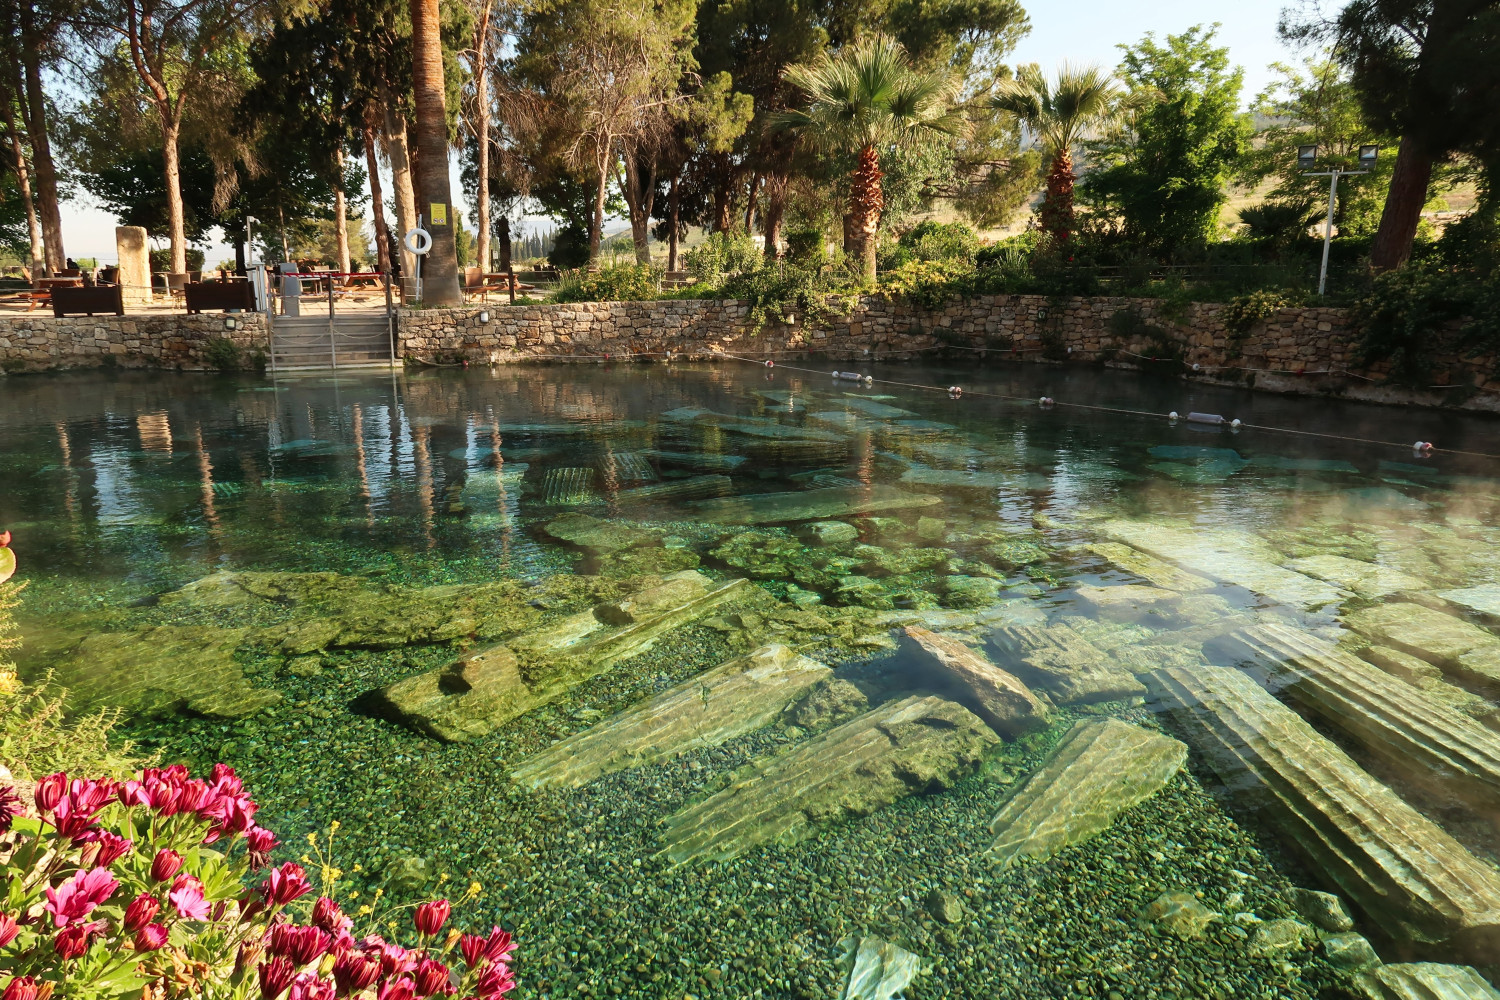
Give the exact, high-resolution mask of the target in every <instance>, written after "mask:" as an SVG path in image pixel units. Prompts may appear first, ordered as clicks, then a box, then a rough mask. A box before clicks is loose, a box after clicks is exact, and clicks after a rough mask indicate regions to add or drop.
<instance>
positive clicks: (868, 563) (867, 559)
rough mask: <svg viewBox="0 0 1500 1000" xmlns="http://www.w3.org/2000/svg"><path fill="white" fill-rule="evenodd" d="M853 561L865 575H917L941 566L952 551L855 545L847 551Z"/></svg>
mask: <svg viewBox="0 0 1500 1000" xmlns="http://www.w3.org/2000/svg"><path fill="white" fill-rule="evenodd" d="M849 555H850V557H851V558H853V559H858V560H859V561H860V562H859V566H860V569H862V570H864V571H865V572H866V573H873V574H878V575H882V576H896V575H902V574H907V573H919V572H921V571H922V570H927V569H933V568H934V567H937V566H942V565H944V564H945V563H947V561H948V560H949V559H950V558H951V557H952V556H953V550H952V549H936V548H882V547H881V546H878V545H856V546H854V548H852V549H850V550H849Z"/></svg>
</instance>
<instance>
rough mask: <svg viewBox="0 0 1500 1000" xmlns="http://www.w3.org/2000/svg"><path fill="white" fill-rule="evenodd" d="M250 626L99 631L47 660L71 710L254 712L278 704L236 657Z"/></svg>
mask: <svg viewBox="0 0 1500 1000" xmlns="http://www.w3.org/2000/svg"><path fill="white" fill-rule="evenodd" d="M248 636H249V632H248V630H246V629H221V628H210V627H199V626H181V627H178V626H171V625H159V626H157V627H155V628H147V629H141V630H139V631H134V632H95V633H92V634H90V635H86V636H84V637H83V638H82V639H81V640H78V641H77V642H76V643H75V644H73V645H72V647H71V648H70V649H66V650H65V651H62V652H61V655H60V656H57V657H56V658H55V659H54V660H53V661H52V663H51V664H50V665H51V666H52V668H53V671H54V673H53V680H54V682H55V683H56V685H57V686H58V687H61V688H66V689H67V691H68V707H69V709H70V710H71V711H73V712H86V711H91V710H95V709H100V708H117V709H119V710H121V711H122V712H124V713H125V714H126V715H147V716H150V715H163V714H168V713H172V712H179V711H182V712H190V713H192V714H194V715H206V716H211V717H217V718H235V717H238V716H243V715H250V714H252V713H254V712H258V711H260V710H261V709H263V708H266V707H267V706H270V705H275V704H277V703H278V702H280V701H281V695H280V693H279V692H277V691H273V690H270V689H268V688H257V687H253V686H251V684H250V682H249V681H247V680H246V679H245V675H244V672H243V671H242V670H241V668H240V665H239V664H238V663H237V662H236V661H235V658H234V651H235V649H236V648H237V647H238V646H240V645H241V644H242V643H243V642H245V641H246V639H247V637H248Z"/></svg>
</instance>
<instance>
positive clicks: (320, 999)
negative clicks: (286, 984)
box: [286, 972, 333, 1000]
mask: <svg viewBox="0 0 1500 1000" xmlns="http://www.w3.org/2000/svg"><path fill="white" fill-rule="evenodd" d="M286 1000H333V984H332V983H329V982H325V981H324V980H322V979H320V978H318V975H317V973H315V972H304V973H303V974H302V975H300V976H298V977H297V979H296V981H295V982H293V983H292V992H290V993H288V994H287V997H286Z"/></svg>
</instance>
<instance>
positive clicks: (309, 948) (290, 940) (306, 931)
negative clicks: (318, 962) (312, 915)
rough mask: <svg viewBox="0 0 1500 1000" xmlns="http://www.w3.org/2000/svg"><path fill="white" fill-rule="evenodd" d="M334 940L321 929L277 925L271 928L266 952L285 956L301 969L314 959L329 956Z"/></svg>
mask: <svg viewBox="0 0 1500 1000" xmlns="http://www.w3.org/2000/svg"><path fill="white" fill-rule="evenodd" d="M332 940H333V936H332V935H331V934H329V933H328V932H327V931H325V930H323V929H322V928H319V927H299V926H298V925H296V924H276V925H275V926H273V927H272V928H271V934H270V940H269V941H267V942H266V950H267V951H269V952H270V953H271V954H273V955H285V956H286V957H287V958H289V959H291V960H292V964H293V965H295V966H296V967H297V968H299V969H300V968H302V967H303V966H304V965H306V964H307V963H309V962H311V961H312V960H313V959H315V958H319V957H321V956H323V955H325V954H327V953H328V945H329V943H330V942H331V941H332Z"/></svg>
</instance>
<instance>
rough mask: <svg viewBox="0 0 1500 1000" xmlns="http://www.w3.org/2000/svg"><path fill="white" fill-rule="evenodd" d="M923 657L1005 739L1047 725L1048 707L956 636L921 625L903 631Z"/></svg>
mask: <svg viewBox="0 0 1500 1000" xmlns="http://www.w3.org/2000/svg"><path fill="white" fill-rule="evenodd" d="M903 631H904V632H905V634H906V636H907V637H908V638H910V639H911V640H912V642H913V643H915V644H916V648H917V650H919V651H920V653H921V655H922V659H923V660H924V661H925V662H927V663H930V664H932V665H933V666H934V667H935V668H936V669H937V670H939V671H941V672H942V673H943V674H944V675H945V676H946V677H947V678H948V679H949V680H951V681H952V682H953V683H954V684H955V685H956V686H957V687H959V688H962V689H963V690H964V691H965V692H966V694H967V698H966V699H965V700H970V701H972V702H973V703H974V707H975V708H977V709H978V712H979V716H980V718H982V719H984V720H985V721H986V722H988V723H989V724H990V728H992V729H994V730H995V732H997V733H999V734H1000V735H1001V736H1004V737H1005V738H1006V739H1015V738H1016V737H1018V736H1023V735H1025V734H1026V733H1029V732H1033V731H1035V730H1037V729H1041V728H1043V727H1044V726H1046V724H1047V712H1048V706H1047V704H1046V702H1044V701H1043V700H1042V699H1040V698H1038V697H1037V696H1036V695H1035V694H1033V693H1032V691H1031V689H1030V688H1028V687H1027V686H1026V685H1025V684H1023V683H1021V679H1020V678H1018V677H1016V676H1015V675H1014V674H1012V673H1010V672H1008V671H1005V670H1002V669H1000V668H999V667H997V666H995V665H994V664H993V663H991V662H990V661H989V660H986V659H985V658H984V657H983V656H981V655H980V654H978V653H976V652H975V651H974V650H972V649H970V648H969V647H968V646H965V645H964V644H963V643H962V642H959V641H958V640H957V639H954V638H950V637H949V636H943V635H938V634H937V633H936V632H932V631H929V630H928V629H925V628H922V627H921V626H919V625H908V626H906V628H905V629H904V630H903Z"/></svg>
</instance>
